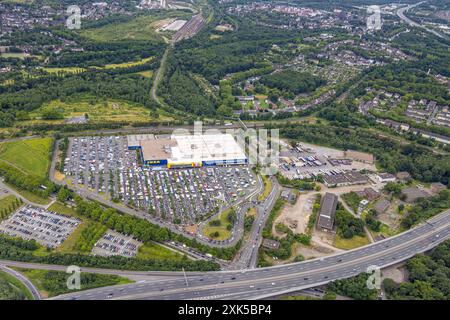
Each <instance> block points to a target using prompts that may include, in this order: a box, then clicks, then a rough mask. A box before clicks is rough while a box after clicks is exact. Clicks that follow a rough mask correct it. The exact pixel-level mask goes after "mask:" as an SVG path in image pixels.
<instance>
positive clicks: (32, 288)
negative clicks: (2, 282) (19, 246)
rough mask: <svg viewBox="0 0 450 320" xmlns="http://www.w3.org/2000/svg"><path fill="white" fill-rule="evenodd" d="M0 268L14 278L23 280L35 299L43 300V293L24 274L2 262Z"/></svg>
mask: <svg viewBox="0 0 450 320" xmlns="http://www.w3.org/2000/svg"><path fill="white" fill-rule="evenodd" d="M0 270H1V271H4V272H6V273H8V274H9V275H11V276H13V277H14V278H16V279H17V280H19V281H20V282H22V283H23V285H24V286H25V287H27V289H28V291H30V293H31V294H32V295H33V298H34V300H41V294H40V293H39V290H38V289H37V288H36V287H35V286H34V284H33V283H31V281H30V280H28V278H26V277H25V276H24V275H23V274H21V273H20V272H17V271H16V270H13V269H10V268H8V267H5V266H4V265H1V264H0Z"/></svg>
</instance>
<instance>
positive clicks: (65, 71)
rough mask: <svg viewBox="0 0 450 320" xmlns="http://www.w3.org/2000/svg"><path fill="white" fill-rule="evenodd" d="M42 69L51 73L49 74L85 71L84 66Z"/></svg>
mask: <svg viewBox="0 0 450 320" xmlns="http://www.w3.org/2000/svg"><path fill="white" fill-rule="evenodd" d="M42 70H44V71H45V72H47V73H51V74H53V73H72V74H75V73H81V72H84V71H86V69H84V68H77V67H74V68H43V69H42Z"/></svg>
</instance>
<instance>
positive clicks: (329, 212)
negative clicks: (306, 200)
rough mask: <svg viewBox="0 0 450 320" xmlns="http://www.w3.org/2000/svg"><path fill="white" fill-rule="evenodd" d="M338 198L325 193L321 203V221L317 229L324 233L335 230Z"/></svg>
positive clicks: (318, 222)
mask: <svg viewBox="0 0 450 320" xmlns="http://www.w3.org/2000/svg"><path fill="white" fill-rule="evenodd" d="M337 204H338V197H337V196H336V195H335V194H333V193H329V192H327V193H325V195H324V196H323V197H322V201H321V203H320V211H319V219H318V220H317V227H318V228H319V229H320V230H322V231H331V232H333V229H334V218H335V216H336V208H337Z"/></svg>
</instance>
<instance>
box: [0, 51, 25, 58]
mask: <svg viewBox="0 0 450 320" xmlns="http://www.w3.org/2000/svg"><path fill="white" fill-rule="evenodd" d="M27 56H28V55H26V54H25V53H22V52H18V53H15V52H4V53H1V54H0V57H2V58H19V59H25V57H27Z"/></svg>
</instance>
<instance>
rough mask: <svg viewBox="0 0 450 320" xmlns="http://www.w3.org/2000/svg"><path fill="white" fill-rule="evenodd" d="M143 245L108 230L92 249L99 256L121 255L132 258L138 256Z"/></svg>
mask: <svg viewBox="0 0 450 320" xmlns="http://www.w3.org/2000/svg"><path fill="white" fill-rule="evenodd" d="M141 245H142V242H139V241H137V240H135V239H133V238H132V237H129V236H125V235H123V234H120V233H118V232H115V231H112V230H108V231H106V233H105V234H104V235H103V237H101V238H100V240H98V241H97V243H96V244H95V246H94V248H93V249H92V253H93V254H95V255H99V256H113V255H120V256H124V257H127V258H130V257H135V256H136V255H137V252H138V249H139V247H140V246H141Z"/></svg>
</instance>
